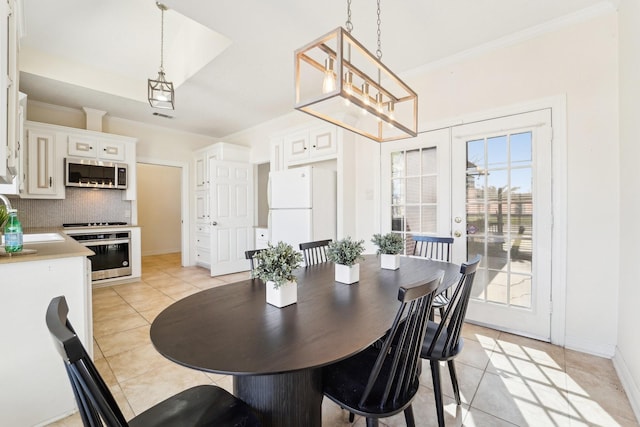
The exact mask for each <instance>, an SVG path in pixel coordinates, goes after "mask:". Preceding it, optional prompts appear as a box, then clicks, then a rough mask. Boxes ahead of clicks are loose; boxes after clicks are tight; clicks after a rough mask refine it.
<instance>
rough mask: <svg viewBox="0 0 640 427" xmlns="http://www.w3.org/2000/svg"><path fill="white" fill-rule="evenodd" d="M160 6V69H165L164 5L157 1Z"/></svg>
mask: <svg viewBox="0 0 640 427" xmlns="http://www.w3.org/2000/svg"><path fill="white" fill-rule="evenodd" d="M156 4H157V5H158V7H159V8H160V16H161V18H160V70H161V71H164V9H165V7H164V5H162V4H160V3H158V2H156Z"/></svg>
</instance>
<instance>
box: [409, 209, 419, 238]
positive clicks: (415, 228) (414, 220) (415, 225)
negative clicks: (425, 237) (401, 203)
mask: <svg viewBox="0 0 640 427" xmlns="http://www.w3.org/2000/svg"><path fill="white" fill-rule="evenodd" d="M406 210H407V219H406V221H407V222H406V224H405V225H406V231H407V232H411V233H414V234H419V233H420V206H407V207H406Z"/></svg>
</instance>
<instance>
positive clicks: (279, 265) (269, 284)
mask: <svg viewBox="0 0 640 427" xmlns="http://www.w3.org/2000/svg"><path fill="white" fill-rule="evenodd" d="M253 259H254V262H255V263H256V264H257V265H256V267H255V268H254V270H253V272H252V275H253V277H257V278H258V279H262V281H264V282H265V285H266V288H267V289H266V291H267V303H269V304H271V305H273V306H276V307H278V308H282V307H285V306H287V305H291V304H295V303H296V301H297V300H298V287H297V283H296V276H294V275H293V270H295V269H296V268H298V266H299V265H300V263H301V262H302V254H301V253H300V252H298V251H296V250H294V249H293V247H292V246H291V245H289V244H287V243H284V242H278V244H276V245H275V246H274V245H272V244H271V243H269V245H268V247H267V249H265V250H263V251H260V252H258V253H257V254H255V255H254V257H253Z"/></svg>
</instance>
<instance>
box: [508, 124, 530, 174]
mask: <svg viewBox="0 0 640 427" xmlns="http://www.w3.org/2000/svg"><path fill="white" fill-rule="evenodd" d="M510 142H511V163H512V164H513V165H514V166H516V165H517V164H518V163H531V132H524V133H516V134H514V135H511V141H510Z"/></svg>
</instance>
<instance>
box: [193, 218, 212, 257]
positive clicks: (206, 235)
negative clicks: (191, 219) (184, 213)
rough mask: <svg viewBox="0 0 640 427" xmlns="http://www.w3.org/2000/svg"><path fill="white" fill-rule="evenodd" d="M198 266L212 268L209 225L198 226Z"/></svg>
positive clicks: (196, 237) (196, 236) (196, 238)
mask: <svg viewBox="0 0 640 427" xmlns="http://www.w3.org/2000/svg"><path fill="white" fill-rule="evenodd" d="M195 240H196V244H195V246H196V264H197V265H200V266H202V267H207V268H209V267H210V266H211V234H210V228H209V226H208V225H202V224H196V234H195Z"/></svg>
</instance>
